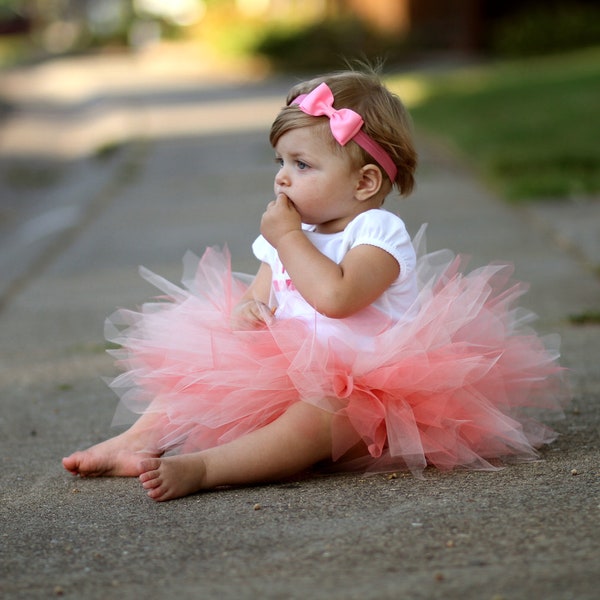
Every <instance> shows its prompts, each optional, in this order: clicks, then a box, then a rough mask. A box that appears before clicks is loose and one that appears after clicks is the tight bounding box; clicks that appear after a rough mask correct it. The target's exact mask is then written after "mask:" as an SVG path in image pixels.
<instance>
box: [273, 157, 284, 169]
mask: <svg viewBox="0 0 600 600" xmlns="http://www.w3.org/2000/svg"><path fill="white" fill-rule="evenodd" d="M275 164H276V165H277V166H278V167H279V168H280V169H281V167H283V158H279V157H277V158H275Z"/></svg>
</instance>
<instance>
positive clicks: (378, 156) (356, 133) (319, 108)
mask: <svg viewBox="0 0 600 600" xmlns="http://www.w3.org/2000/svg"><path fill="white" fill-rule="evenodd" d="M293 104H297V105H298V108H299V109H300V110H301V111H302V112H304V113H306V114H307V115H310V116H311V117H320V116H321V115H323V116H326V117H329V127H331V133H332V134H333V137H334V138H335V140H336V141H337V142H338V144H340V146H345V145H346V144H347V143H348V142H349V141H350V140H354V141H355V142H356V143H357V144H358V145H359V146H360V147H361V148H362V149H363V150H365V151H366V152H368V153H369V154H370V155H371V156H372V157H373V158H374V159H375V160H376V161H377V162H378V163H379V164H380V165H381V166H382V167H383V170H384V171H385V172H386V173H387V176H388V177H389V178H390V181H391V182H392V183H394V181H396V175H397V174H398V168H397V167H396V165H395V164H394V161H393V160H392V159H391V158H390V155H389V154H388V153H387V152H386V151H385V150H384V149H383V148H382V147H381V146H380V145H379V144H378V143H377V142H376V141H375V140H374V139H373V138H371V137H369V136H368V135H367V134H366V133H365V132H364V131H363V130H362V129H361V128H362V126H363V123H364V121H363V118H362V117H361V116H360V115H359V114H358V113H357V112H354V111H353V110H352V109H351V108H341V109H340V110H336V109H335V108H333V93H332V91H331V90H330V89H329V86H328V85H327V84H326V83H321V84H320V85H318V86H317V87H316V88H315V89H314V90H313V91H312V92H310V93H308V94H302V95H300V96H298V97H297V98H296V99H295V100H294V101H293Z"/></svg>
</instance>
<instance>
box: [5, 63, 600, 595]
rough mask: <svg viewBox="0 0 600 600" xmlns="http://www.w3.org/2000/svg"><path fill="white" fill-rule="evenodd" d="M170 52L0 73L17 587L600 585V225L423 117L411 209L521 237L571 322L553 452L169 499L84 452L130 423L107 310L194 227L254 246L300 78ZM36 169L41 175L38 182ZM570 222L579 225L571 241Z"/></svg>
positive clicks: (151, 590)
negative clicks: (85, 464) (512, 462)
mask: <svg viewBox="0 0 600 600" xmlns="http://www.w3.org/2000/svg"><path fill="white" fill-rule="evenodd" d="M169 64H170V67H169ZM169 64H167V61H166V59H165V62H163V63H159V65H158V66H157V60H156V57H155V59H154V60H148V59H147V57H146V60H145V59H144V57H139V56H138V57H134V58H132V57H115V56H113V57H96V58H93V59H90V58H88V59H78V60H74V61H57V62H56V63H51V64H48V65H42V66H40V67H38V68H36V69H33V70H27V71H24V72H22V73H16V74H13V75H11V77H10V78H8V79H7V76H5V77H4V79H3V80H2V82H0V86H2V89H3V90H4V92H3V93H4V95H5V97H6V96H8V97H9V99H11V100H12V101H13V102H15V103H17V105H16V109H15V111H14V113H13V114H12V116H11V117H10V119H9V120H8V121H6V123H5V126H4V128H3V131H2V132H1V133H0V156H1V158H2V160H3V173H2V175H3V177H4V181H3V183H2V184H1V185H2V189H1V193H0V198H2V200H1V201H0V211H2V212H1V213H0V216H1V217H2V218H0V235H1V238H0V269H1V270H0V273H1V278H0V279H1V282H2V287H1V288H0V295H2V297H3V309H2V311H1V312H0V361H1V363H0V368H1V370H0V405H1V407H2V412H1V415H0V451H1V456H2V472H1V475H0V515H1V521H0V522H1V529H0V531H1V539H0V560H1V563H0V595H1V596H2V598H6V599H11V600H12V599H16V598H23V599H26V598H27V599H30V598H48V597H53V596H61V597H66V598H86V599H98V600H100V599H105V598H111V597H113V596H119V597H121V598H122V599H123V600H128V599H130V598H131V599H132V600H133V599H137V598H140V597H145V598H149V599H154V598H156V599H158V598H163V597H165V596H167V595H169V596H172V597H177V598H181V599H187V598H189V599H192V598H217V597H218V598H316V599H319V598H323V599H325V598H335V599H354V598H356V599H359V598H360V599H363V598H373V599H380V598H381V599H386V598H390V599H391V598H394V599H396V598H402V599H421V598H422V599H432V598H440V599H441V598H444V599H446V598H457V599H458V598H460V599H461V600H462V599H466V600H469V599H471V598H472V599H489V600H492V599H496V600H500V599H501V598H503V599H505V600H515V599H523V600H529V599H532V598H544V599H548V600H567V599H577V600H580V599H589V600H592V598H594V599H595V598H596V597H597V589H598V586H599V585H600V572H599V568H598V565H599V564H600V547H599V541H598V540H600V525H599V522H600V521H599V517H600V496H599V490H600V480H599V475H600V470H599V463H600V449H599V433H598V432H599V429H600V404H599V402H598V401H599V397H600V370H599V368H598V359H597V357H598V355H599V354H600V352H599V350H600V336H599V335H598V333H599V331H598V326H597V325H590V326H585V327H581V326H579V327H578V326H574V325H572V324H570V322H569V318H568V317H569V316H570V315H572V314H581V313H584V312H585V311H588V310H593V309H596V310H597V309H598V308H599V304H600V283H599V281H598V279H596V277H595V275H594V273H593V269H594V266H597V265H599V264H600V257H599V256H598V255H597V254H596V252H597V248H596V246H595V245H594V243H593V241H594V240H597V238H596V237H594V236H593V235H592V236H591V237H590V238H589V239H591V240H592V243H585V244H584V243H580V242H581V241H582V240H583V239H588V237H586V236H587V234H582V233H581V228H580V227H579V225H577V224H576V222H575V220H574V219H573V220H572V221H569V220H567V219H568V217H569V215H573V216H575V215H576V213H575V212H574V211H565V213H566V214H561V215H560V216H559V217H556V216H554V213H552V215H551V211H552V210H554V209H553V208H552V207H549V208H548V209H547V210H546V208H545V207H543V206H542V207H536V208H535V210H532V209H515V208H513V207H509V206H507V205H506V204H504V203H502V202H501V201H500V200H499V199H497V198H494V197H493V196H492V195H491V194H490V193H489V191H487V190H486V189H485V188H483V187H482V186H481V185H480V184H479V183H478V182H477V181H476V180H475V179H474V178H473V174H472V173H471V172H470V170H469V169H468V167H466V166H465V165H463V164H461V163H460V162H459V161H457V160H456V158H455V157H453V156H451V155H449V154H448V153H447V152H446V151H445V150H444V149H443V148H442V147H441V146H440V145H439V144H438V142H437V141H436V140H429V139H426V138H424V137H422V136H421V135H420V136H419V146H420V148H419V149H420V152H421V155H422V163H421V168H420V173H419V179H418V190H417V192H416V194H415V195H414V197H412V198H411V199H409V200H406V201H401V203H398V204H397V206H398V210H399V212H400V213H401V214H402V216H403V217H404V218H405V220H406V222H407V224H408V226H409V229H410V231H411V232H412V233H415V232H416V230H417V229H418V227H419V226H420V224H421V223H422V222H428V223H429V224H430V225H429V229H428V245H429V247H430V248H431V249H433V248H438V247H450V248H452V249H454V250H455V251H460V252H465V253H468V254H472V255H473V263H472V264H473V266H477V265H478V264H482V263H484V262H487V261H489V260H496V259H502V260H511V261H513V262H514V263H515V264H516V276H517V278H520V279H524V280H527V281H529V282H531V293H530V294H528V296H527V297H526V299H525V303H526V305H527V306H528V307H529V308H533V309H534V310H535V311H536V312H537V313H538V314H539V315H540V321H539V329H540V330H541V331H542V332H555V331H556V332H559V333H560V334H561V335H562V338H563V355H564V356H563V364H564V365H565V366H566V367H568V368H569V369H571V379H572V383H573V388H574V396H575V398H574V402H573V405H572V406H571V407H570V408H569V409H568V412H567V415H566V419H565V420H564V421H561V422H558V423H555V424H553V425H554V427H555V428H556V429H558V430H559V432H560V433H561V437H560V438H559V440H558V442H556V443H555V444H553V445H552V446H551V447H550V448H548V449H546V450H545V451H544V453H543V460H542V461H540V462H536V463H530V464H522V465H516V466H512V467H509V468H507V469H505V470H503V471H500V472H497V473H466V472H456V473H450V474H441V473H438V472H435V471H431V472H428V473H427V476H426V478H425V480H416V479H414V478H413V477H412V476H404V475H403V474H399V476H398V477H397V478H392V479H390V478H387V477H382V476H381V477H380V476H376V477H360V476H355V475H352V476H345V475H340V476H332V477H328V478H316V479H303V480H299V481H293V482H287V483H283V484H275V485H269V486H256V487H249V488H243V489H231V490H226V491H219V492H212V493H206V494H202V495H195V496H190V497H188V498H184V499H181V500H178V501H175V502H169V503H165V504H156V503H153V502H151V501H150V500H148V499H147V498H146V497H145V495H144V494H143V493H142V490H141V488H140V486H139V485H138V483H137V481H135V480H130V479H83V480H81V479H75V478H73V477H71V476H70V475H69V474H67V473H66V472H64V471H63V470H62V467H61V465H60V458H61V457H62V456H63V455H64V454H67V453H70V452H71V451H73V450H74V449H76V448H83V447H87V446H89V445H90V444H92V443H96V442H98V441H100V440H103V439H105V438H106V437H107V436H109V435H111V434H112V433H114V432H113V430H111V428H110V422H111V419H112V414H113V411H114V408H115V405H116V399H115V398H114V397H113V395H112V392H110V390H108V388H107V387H106V385H105V384H104V383H103V381H102V379H101V377H103V376H111V375H112V374H113V373H114V371H113V367H112V364H111V360H110V359H109V358H108V357H107V356H106V355H105V353H104V340H103V335H102V326H103V321H104V318H105V317H106V316H107V315H108V314H110V313H111V312H112V310H113V309H114V308H115V307H117V306H128V307H131V306H135V305H136V304H139V303H140V302H142V301H144V300H145V299H146V298H147V297H148V296H149V295H151V294H153V293H154V290H152V289H151V288H150V287H149V286H148V285H147V284H145V283H144V282H143V281H142V280H141V279H140V278H139V277H138V275H137V271H136V269H137V266H138V265H140V264H143V265H145V266H147V267H148V268H150V269H152V270H154V271H156V272H158V273H160V274H162V275H164V276H166V277H167V278H169V279H172V280H175V281H176V280H178V279H179V276H180V265H181V257H182V255H183V253H184V252H185V251H186V250H187V249H188V248H190V249H192V250H194V251H195V252H196V253H201V252H202V250H203V248H204V247H205V246H208V245H212V244H223V243H225V242H226V243H227V244H228V245H229V247H230V249H231V252H232V256H233V261H234V268H235V269H237V270H241V271H246V272H252V271H254V270H255V268H256V264H255V261H254V259H253V257H252V256H251V254H250V252H249V246H250V243H251V241H252V240H253V239H254V237H255V235H256V233H257V228H258V221H259V218H260V215H261V213H262V210H263V209H264V206H265V205H266V203H267V202H268V201H269V200H270V198H271V195H272V176H273V167H272V152H271V149H270V148H269V146H268V142H267V139H266V132H267V128H268V125H269V123H270V120H271V119H272V117H273V115H274V114H275V112H276V111H277V109H278V107H279V106H280V104H281V102H282V100H283V97H284V96H285V92H286V90H287V87H288V84H289V83H290V82H289V81H287V80H285V79H281V80H273V79H269V80H265V81H262V80H259V79H256V80H255V79H253V78H252V77H246V78H245V79H244V80H243V81H241V80H239V79H237V78H236V77H234V76H233V75H232V76H231V77H227V78H223V77H222V75H220V76H216V75H215V74H214V73H211V72H210V71H209V70H207V69H203V68H201V69H197V68H196V70H194V66H193V64H190V63H189V62H188V61H183V60H179V61H178V60H175V62H174V63H173V62H171V63H169ZM178 64H179V65H180V69H177V68H175V66H176V65H178ZM161 65H162V66H161ZM159 66H160V68H159ZM184 67H185V68H184ZM100 71H101V72H103V73H104V74H105V76H104V79H103V83H102V86H98V84H97V83H94V84H92V82H97V81H98V78H97V77H92V75H91V74H92V73H94V72H96V73H98V72H100ZM74 73H78V74H79V75H78V77H77V78H76V77H75V75H74ZM86 75H87V77H86ZM236 75H239V73H238V74H236ZM86 81H87V83H86ZM7 82H8V83H7ZM68 82H71V84H74V83H77V86H75V87H74V89H73V88H72V89H71V91H69V88H68V86H67V83H68ZM8 84H10V86H11V87H10V90H9V91H8V92H7V91H6V89H7V87H6V86H7V85H8ZM19 86H21V87H19ZM23 86H24V87H23ZM19 89H20V90H23V89H26V90H27V91H28V93H27V94H25V95H24V94H22V93H19ZM36 90H37V91H36ZM59 92H60V93H59ZM44 132H45V133H44ZM419 133H420V132H419ZM32 134H33V135H32ZM42 134H43V135H42ZM11 136H12V137H11ZM30 140H33V143H32V142H31V141H30ZM28 144H29V145H28ZM102 157H104V158H102ZM32 172H34V173H37V175H38V183H39V185H38V186H37V187H35V188H32V187H31V186H26V185H20V182H21V180H20V179H19V174H20V176H21V178H25V179H27V178H28V176H29V175H31V173H32ZM7 173H9V174H10V175H11V177H9V178H8V181H7V177H6V174H7ZM53 173H54V174H55V177H54V178H53V177H52V174H53ZM393 202H396V201H393ZM590 206H592V207H593V203H591V204H590ZM590 210H592V209H590ZM549 215H551V216H549ZM596 216H598V215H596ZM558 219H560V222H561V223H560V225H561V227H560V229H558V228H557V227H556V226H555V225H553V223H555V222H556V221H557V220H558ZM589 222H590V218H586V219H585V220H584V225H586V227H587V226H589ZM597 222H598V221H596V223H597ZM571 225H573V226H572V227H571ZM576 225H577V227H576ZM578 227H579V228H578ZM559 231H561V233H560V235H559ZM565 231H569V232H570V231H572V232H573V234H572V235H571V234H570V237H571V238H572V239H573V243H570V242H569V243H568V244H566V245H565V244H563V245H561V244H558V243H556V239H557V238H559V237H561V236H562V237H563V238H564V235H565V234H564V233H562V232H565ZM578 232H579V233H578Z"/></svg>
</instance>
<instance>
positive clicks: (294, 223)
mask: <svg viewBox="0 0 600 600" xmlns="http://www.w3.org/2000/svg"><path fill="white" fill-rule="evenodd" d="M301 229H302V219H301V217H300V213H298V211H297V210H296V207H295V206H294V204H293V203H292V202H291V201H290V199H289V198H288V197H287V196H286V195H285V194H279V195H278V196H277V198H276V199H275V200H273V201H272V202H270V203H269V205H268V206H267V210H266V211H265V212H264V214H263V216H262V220H261V222H260V232H261V233H262V234H263V236H264V238H265V239H266V240H267V241H268V242H269V243H270V244H271V245H272V246H273V247H274V248H277V245H278V244H279V241H280V240H281V238H282V237H283V236H284V235H286V234H287V233H289V232H290V231H296V230H301Z"/></svg>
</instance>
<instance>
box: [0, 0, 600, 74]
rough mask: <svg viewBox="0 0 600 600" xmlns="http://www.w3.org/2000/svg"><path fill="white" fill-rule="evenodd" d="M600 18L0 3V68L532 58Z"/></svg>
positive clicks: (288, 1)
mask: <svg viewBox="0 0 600 600" xmlns="http://www.w3.org/2000/svg"><path fill="white" fill-rule="evenodd" d="M599 17H600V6H599V4H598V2H597V1H596V0H563V1H561V0H548V1H541V0H503V1H502V2H498V1H495V0H445V1H444V2H439V1H438V0H370V1H369V2H364V0H169V1H168V2H167V1H161V0H0V63H1V64H2V65H4V66H7V65H12V64H16V63H22V62H28V61H36V60H41V59H44V58H47V57H49V56H56V55H63V54H73V53H81V52H89V51H98V50H102V51H130V50H135V49H139V48H142V47H144V46H147V45H149V44H155V43H157V42H159V41H163V42H164V41H165V40H170V41H186V42H193V43H196V44H199V45H201V46H202V47H203V48H205V49H206V52H207V56H208V55H215V54H221V55H225V56H227V55H228V56H242V55H243V56H254V57H261V58H262V59H264V60H265V61H267V62H268V63H269V64H270V66H271V67H272V68H277V69H294V70H298V69H300V70H319V69H328V68H332V67H338V66H339V65H340V62H341V60H342V57H348V56H352V57H354V56H356V55H357V54H360V55H362V56H364V57H365V58H373V57H384V58H385V59H386V62H387V64H388V65H394V64H402V63H406V62H407V61H414V60H415V59H416V58H418V57H423V56H424V55H431V54H432V53H436V54H438V55H439V54H440V53H466V54H476V55H485V56H488V57H489V56H495V57H498V56H511V57H515V56H530V55H539V54H544V53H550V52H551V53H556V52H560V51H565V50H571V49H573V48H579V47H582V46H586V45H590V44H597V43H598V42H599V41H600V18H599Z"/></svg>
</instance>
